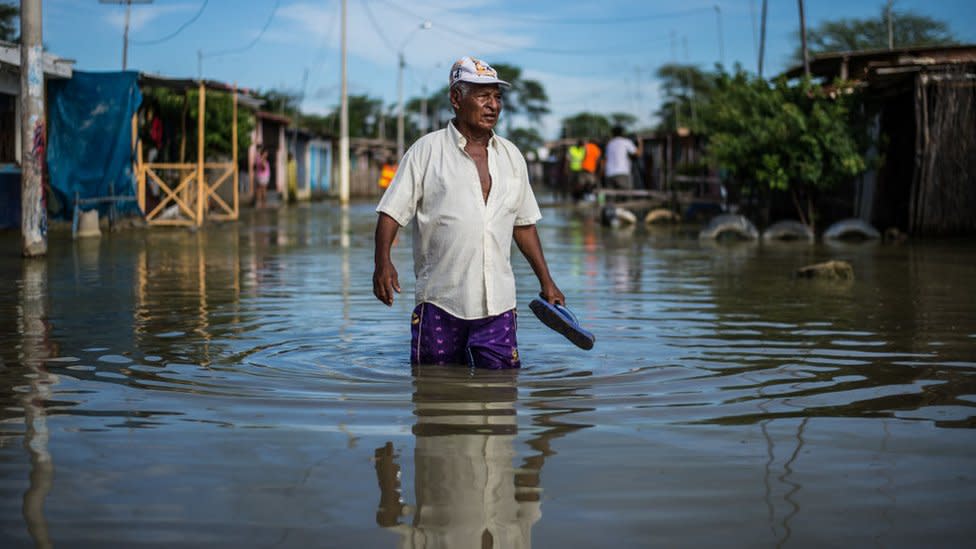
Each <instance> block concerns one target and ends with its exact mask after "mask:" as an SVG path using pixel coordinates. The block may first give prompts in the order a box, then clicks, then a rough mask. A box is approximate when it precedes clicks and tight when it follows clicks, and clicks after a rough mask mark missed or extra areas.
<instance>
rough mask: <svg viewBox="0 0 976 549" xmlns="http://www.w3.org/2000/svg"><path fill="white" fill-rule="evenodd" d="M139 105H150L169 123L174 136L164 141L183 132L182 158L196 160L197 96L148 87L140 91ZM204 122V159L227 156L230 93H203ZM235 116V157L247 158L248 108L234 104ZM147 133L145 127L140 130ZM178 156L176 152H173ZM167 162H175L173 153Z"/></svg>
mask: <svg viewBox="0 0 976 549" xmlns="http://www.w3.org/2000/svg"><path fill="white" fill-rule="evenodd" d="M143 96H144V97H143V106H144V108H145V107H146V106H147V105H152V108H154V109H158V111H159V112H158V114H159V115H160V116H162V118H163V120H167V121H169V122H170V127H171V128H172V131H173V132H174V133H175V134H176V135H171V136H168V137H167V139H169V140H174V141H179V140H180V139H181V136H180V135H179V133H180V132H181V131H185V132H186V151H185V152H186V156H185V158H184V159H183V160H184V161H193V160H195V159H196V147H197V113H198V111H199V97H200V93H199V92H198V91H197V90H195V89H194V90H189V91H188V92H187V93H186V96H185V98H184V95H183V93H181V92H176V91H173V90H169V89H166V88H149V89H144V90H143ZM206 99H207V106H206V108H207V119H206V126H205V128H204V139H205V143H204V147H205V150H206V154H207V156H208V157H210V158H212V157H214V156H225V157H229V156H231V137H232V136H231V131H232V128H233V117H234V103H233V97H232V96H231V94H229V93H226V92H218V91H214V90H207V97H206ZM237 113H238V117H237V154H238V158H247V148H248V147H249V146H250V144H251V131H252V130H254V115H253V114H252V113H251V111H250V110H249V109H244V108H240V105H238V110H237ZM143 130H144V131H148V129H147V128H143ZM177 154H178V153H177ZM167 160H169V161H174V162H175V161H179V160H180V159H179V157H178V156H176V155H175V154H174V155H173V157H171V158H167Z"/></svg>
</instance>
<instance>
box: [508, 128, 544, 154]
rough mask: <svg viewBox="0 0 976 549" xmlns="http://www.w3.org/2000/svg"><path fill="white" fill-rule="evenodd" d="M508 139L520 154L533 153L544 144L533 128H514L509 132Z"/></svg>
mask: <svg viewBox="0 0 976 549" xmlns="http://www.w3.org/2000/svg"><path fill="white" fill-rule="evenodd" d="M508 139H509V140H511V141H512V143H515V146H516V147H518V148H519V150H520V151H522V154H526V153H528V152H529V151H534V150H536V149H538V148H539V147H541V146H542V145H543V143H545V139H543V138H542V135H540V134H539V131H538V130H536V129H535V128H515V129H514V130H512V131H511V132H509V134H508Z"/></svg>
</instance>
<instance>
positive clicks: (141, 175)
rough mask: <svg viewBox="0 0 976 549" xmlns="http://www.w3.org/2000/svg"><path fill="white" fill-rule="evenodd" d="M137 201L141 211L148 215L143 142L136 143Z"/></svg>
mask: <svg viewBox="0 0 976 549" xmlns="http://www.w3.org/2000/svg"><path fill="white" fill-rule="evenodd" d="M136 193H138V194H137V195H136V200H137V201H138V203H139V210H141V211H142V214H143V215H145V214H146V172H145V170H144V169H143V167H142V141H139V142H137V143H136Z"/></svg>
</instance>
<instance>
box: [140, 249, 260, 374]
mask: <svg viewBox="0 0 976 549" xmlns="http://www.w3.org/2000/svg"><path fill="white" fill-rule="evenodd" d="M151 238H152V240H153V245H147V246H145V247H143V248H142V249H140V250H139V251H138V253H137V254H136V261H135V263H136V265H135V270H136V277H135V308H134V322H133V330H134V333H135V339H136V342H137V344H138V345H139V347H140V348H142V350H143V352H144V353H145V354H150V355H158V356H161V357H163V358H164V359H167V360H168V359H169V358H171V357H173V355H174V353H175V354H180V355H183V356H184V357H195V359H194V361H195V362H197V361H198V362H200V363H202V364H203V365H209V364H210V363H211V362H212V361H213V359H212V356H211V349H210V342H211V340H212V339H214V337H215V335H218V334H215V333H214V332H215V329H216V330H217V332H219V331H220V326H214V325H213V324H214V318H213V316H214V315H213V311H214V310H215V309H226V308H227V307H228V305H229V306H230V308H231V309H232V314H229V315H220V318H219V320H218V321H217V322H218V324H226V325H228V326H237V325H238V324H239V323H240V321H241V318H240V309H239V307H240V291H241V290H240V287H241V284H240V270H241V269H240V251H239V245H238V235H237V231H213V232H211V233H207V234H204V233H200V232H197V233H184V232H179V233H175V232H174V233H169V234H164V233H161V232H156V233H153V234H152V236H151ZM175 333H180V334H187V335H192V337H191V338H189V339H182V340H180V342H179V346H180V347H181V348H177V346H176V345H174V343H175V341H174V340H173V339H172V338H171V337H169V336H171V335H172V334H175ZM187 345H191V346H193V347H197V345H198V346H199V347H197V348H195V349H187V348H185V346H187Z"/></svg>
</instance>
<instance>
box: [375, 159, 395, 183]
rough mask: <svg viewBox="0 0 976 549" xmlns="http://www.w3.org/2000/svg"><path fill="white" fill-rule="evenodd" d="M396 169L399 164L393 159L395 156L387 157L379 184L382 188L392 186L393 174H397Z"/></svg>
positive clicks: (381, 170)
mask: <svg viewBox="0 0 976 549" xmlns="http://www.w3.org/2000/svg"><path fill="white" fill-rule="evenodd" d="M396 171H397V164H396V163H395V162H394V161H393V157H392V156H388V157H386V161H385V162H383V167H382V168H381V169H380V180H379V185H380V188H381V189H385V188H387V187H389V186H390V182H391V181H393V176H394V175H396Z"/></svg>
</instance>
